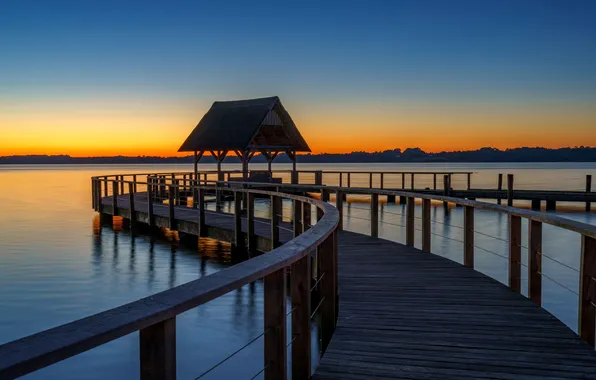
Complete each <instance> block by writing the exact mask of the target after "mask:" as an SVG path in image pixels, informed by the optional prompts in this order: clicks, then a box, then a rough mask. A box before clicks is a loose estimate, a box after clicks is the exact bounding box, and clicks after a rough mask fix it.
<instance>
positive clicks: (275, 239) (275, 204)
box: [271, 195, 281, 250]
mask: <svg viewBox="0 0 596 380" xmlns="http://www.w3.org/2000/svg"><path fill="white" fill-rule="evenodd" d="M280 203H281V198H280V197H278V196H277V195H272V196H271V249H272V250H273V249H275V248H277V247H279V214H280V210H281V205H280Z"/></svg>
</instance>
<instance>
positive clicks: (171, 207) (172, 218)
mask: <svg viewBox="0 0 596 380" xmlns="http://www.w3.org/2000/svg"><path fill="white" fill-rule="evenodd" d="M175 191H176V190H174V186H173V185H170V186H169V187H168V210H169V217H170V229H171V230H175V229H176V216H175V215H174V196H175V195H174V192H175Z"/></svg>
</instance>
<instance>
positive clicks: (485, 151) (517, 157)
mask: <svg viewBox="0 0 596 380" xmlns="http://www.w3.org/2000/svg"><path fill="white" fill-rule="evenodd" d="M192 159H193V157H192V156H185V157H156V156H137V157H126V156H114V157H71V156H68V155H59V156H46V155H30V156H4V157H0V165H1V164H5V165H7V164H12V165H17V164H19V165H27V164H29V165H38V164H182V163H192ZM592 161H596V148H590V147H583V146H582V147H575V148H558V149H548V148H540V147H536V148H514V149H506V150H499V149H494V148H481V149H478V150H469V151H455V152H439V153H427V152H425V151H423V150H422V149H420V148H408V149H406V150H404V151H402V150H401V149H393V150H385V151H382V152H352V153H341V154H339V153H333V154H332V153H322V154H304V155H299V156H298V162H302V163H356V162H592ZM213 162H215V160H214V159H213V158H212V157H211V156H205V157H203V159H201V163H213ZM224 162H226V163H228V162H229V163H234V162H239V161H238V159H237V158H236V157H235V155H230V156H229V157H226V159H225V161H224ZM251 162H255V163H263V162H265V158H264V157H263V156H261V155H258V156H255V157H254V158H253V159H252V161H251ZM275 162H279V163H284V162H290V160H289V159H288V157H287V156H286V155H285V154H280V155H279V156H278V157H277V158H276V159H275Z"/></svg>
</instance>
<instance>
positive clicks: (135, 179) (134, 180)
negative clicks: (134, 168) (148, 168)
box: [132, 174, 137, 193]
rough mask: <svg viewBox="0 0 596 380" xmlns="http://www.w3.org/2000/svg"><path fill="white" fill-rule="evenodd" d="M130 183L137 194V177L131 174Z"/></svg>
mask: <svg viewBox="0 0 596 380" xmlns="http://www.w3.org/2000/svg"><path fill="white" fill-rule="evenodd" d="M132 183H133V190H134V192H135V193H136V192H137V175H136V174H133V176H132Z"/></svg>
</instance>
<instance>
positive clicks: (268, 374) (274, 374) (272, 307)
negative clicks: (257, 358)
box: [263, 268, 310, 380]
mask: <svg viewBox="0 0 596 380" xmlns="http://www.w3.org/2000/svg"><path fill="white" fill-rule="evenodd" d="M263 283H264V284H263V285H264V293H265V294H264V298H265V315H264V322H265V323H264V324H265V326H264V327H265V353H264V356H265V371H264V372H265V380H277V379H285V378H286V372H287V371H286V356H287V347H286V344H287V343H286V270H285V268H283V269H280V270H278V271H276V272H273V273H271V274H270V275H268V276H266V277H265V278H264V281H263ZM309 291H310V289H309Z"/></svg>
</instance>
